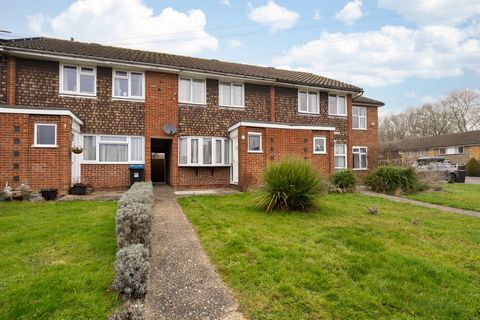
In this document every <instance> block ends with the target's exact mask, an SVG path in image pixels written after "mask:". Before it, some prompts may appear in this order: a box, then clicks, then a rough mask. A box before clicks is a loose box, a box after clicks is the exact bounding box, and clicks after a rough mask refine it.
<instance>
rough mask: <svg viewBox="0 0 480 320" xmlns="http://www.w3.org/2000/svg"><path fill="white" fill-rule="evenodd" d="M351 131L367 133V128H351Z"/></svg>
mask: <svg viewBox="0 0 480 320" xmlns="http://www.w3.org/2000/svg"><path fill="white" fill-rule="evenodd" d="M352 130H355V131H368V129H367V128H352Z"/></svg>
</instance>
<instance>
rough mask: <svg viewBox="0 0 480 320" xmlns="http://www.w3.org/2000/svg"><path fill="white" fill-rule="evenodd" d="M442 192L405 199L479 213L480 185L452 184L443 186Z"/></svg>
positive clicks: (421, 193)
mask: <svg viewBox="0 0 480 320" xmlns="http://www.w3.org/2000/svg"><path fill="white" fill-rule="evenodd" d="M443 187H444V188H443V190H442V191H425V192H420V193H417V194H412V195H409V196H407V198H410V199H414V200H418V201H424V202H430V203H434V204H440V205H444V206H449V207H455V208H460V209H467V210H476V211H480V185H478V184H477V185H475V184H462V183H453V184H446V185H444V186H443Z"/></svg>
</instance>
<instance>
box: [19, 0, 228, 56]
mask: <svg viewBox="0 0 480 320" xmlns="http://www.w3.org/2000/svg"><path fill="white" fill-rule="evenodd" d="M28 19H29V26H30V29H31V30H32V31H34V32H35V33H41V34H44V35H47V36H53V37H60V38H70V37H74V38H75V39H76V40H79V41H89V42H98V43H101V44H111V45H118V46H123V47H130V48H135V49H144V50H155V51H162V52H172V53H180V54H195V53H199V52H201V51H203V50H208V49H216V48H217V47H218V40H217V39H216V38H215V37H214V36H212V35H210V34H209V33H207V32H206V31H205V25H206V17H205V14H204V13H203V11H202V10H198V9H194V10H190V11H188V12H186V13H184V12H179V11H176V10H174V9H172V8H165V9H163V10H162V11H161V12H160V14H158V15H155V14H154V12H153V9H151V8H149V7H147V6H146V5H145V4H144V3H143V2H142V0H102V1H97V0H77V1H75V2H74V3H72V4H71V5H70V6H69V7H68V8H67V9H66V10H64V11H63V12H61V13H60V14H59V15H57V16H56V17H53V18H49V19H46V18H45V16H44V15H42V14H37V15H34V16H30V17H29V18H28Z"/></svg>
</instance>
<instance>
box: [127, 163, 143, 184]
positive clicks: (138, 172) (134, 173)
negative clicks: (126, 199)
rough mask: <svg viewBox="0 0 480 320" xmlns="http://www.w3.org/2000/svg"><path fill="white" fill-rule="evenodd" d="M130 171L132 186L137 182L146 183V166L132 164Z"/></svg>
mask: <svg viewBox="0 0 480 320" xmlns="http://www.w3.org/2000/svg"><path fill="white" fill-rule="evenodd" d="M128 169H129V170H130V186H132V185H133V184H134V183H135V182H143V181H145V166H144V165H143V164H131V165H129V166H128Z"/></svg>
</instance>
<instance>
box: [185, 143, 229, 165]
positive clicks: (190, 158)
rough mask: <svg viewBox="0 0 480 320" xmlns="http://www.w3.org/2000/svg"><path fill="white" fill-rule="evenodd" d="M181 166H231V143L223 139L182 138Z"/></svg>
mask: <svg viewBox="0 0 480 320" xmlns="http://www.w3.org/2000/svg"><path fill="white" fill-rule="evenodd" d="M178 164H179V165H180V166H195V167H197V166H199V167H202V166H206V167H209V166H210V167H212V166H229V165H230V143H229V140H228V139H227V138H223V137H181V138H180V139H179V140H178Z"/></svg>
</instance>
